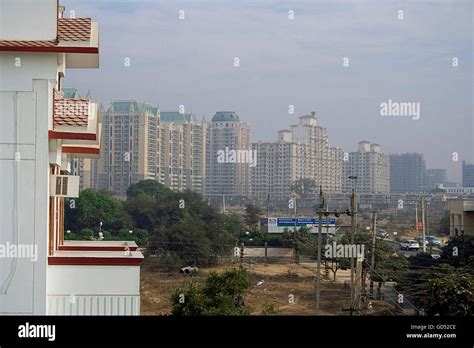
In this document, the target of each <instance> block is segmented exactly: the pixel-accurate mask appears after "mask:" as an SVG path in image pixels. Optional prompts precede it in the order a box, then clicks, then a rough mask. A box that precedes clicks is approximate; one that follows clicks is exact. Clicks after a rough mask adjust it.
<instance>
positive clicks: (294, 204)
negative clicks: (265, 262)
mask: <svg viewBox="0 0 474 348" xmlns="http://www.w3.org/2000/svg"><path fill="white" fill-rule="evenodd" d="M294 197H295V201H294V202H293V207H294V208H295V211H294V214H295V226H294V228H293V255H294V259H295V260H294V261H295V263H298V248H297V247H296V188H295V196H294Z"/></svg>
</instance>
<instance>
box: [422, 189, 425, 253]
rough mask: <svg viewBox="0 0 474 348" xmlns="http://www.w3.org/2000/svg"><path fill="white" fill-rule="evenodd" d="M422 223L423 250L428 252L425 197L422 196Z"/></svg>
mask: <svg viewBox="0 0 474 348" xmlns="http://www.w3.org/2000/svg"><path fill="white" fill-rule="evenodd" d="M421 223H422V224H423V252H424V253H426V230H425V197H424V196H421Z"/></svg>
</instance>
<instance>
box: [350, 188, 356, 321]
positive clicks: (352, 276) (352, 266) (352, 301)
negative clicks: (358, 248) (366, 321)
mask: <svg viewBox="0 0 474 348" xmlns="http://www.w3.org/2000/svg"><path fill="white" fill-rule="evenodd" d="M354 235H355V193H354V189H352V195H351V245H354ZM353 304H354V258H352V257H351V310H350V312H351V315H352V312H353V310H354V307H353Z"/></svg>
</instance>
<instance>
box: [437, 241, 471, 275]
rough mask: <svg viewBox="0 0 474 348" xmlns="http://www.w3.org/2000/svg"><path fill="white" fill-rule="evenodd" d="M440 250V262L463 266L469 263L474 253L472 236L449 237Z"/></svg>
mask: <svg viewBox="0 0 474 348" xmlns="http://www.w3.org/2000/svg"><path fill="white" fill-rule="evenodd" d="M441 250H442V252H441V259H440V261H441V262H446V263H449V264H450V265H452V266H454V267H465V266H467V265H468V264H469V263H471V259H470V257H471V256H472V255H474V236H467V235H464V236H455V237H451V238H450V240H449V242H448V244H447V245H446V246H444V247H443V248H442V249H441Z"/></svg>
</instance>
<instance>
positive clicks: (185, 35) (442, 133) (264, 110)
mask: <svg viewBox="0 0 474 348" xmlns="http://www.w3.org/2000/svg"><path fill="white" fill-rule="evenodd" d="M61 3H62V4H63V5H65V6H66V12H65V17H69V15H70V14H71V12H70V11H74V12H73V13H74V15H75V16H76V17H92V18H93V20H95V21H98V22H99V26H100V68H99V69H77V70H76V69H70V70H68V71H67V73H66V78H65V80H64V82H63V85H64V86H69V87H76V88H79V90H80V92H81V94H82V95H83V96H85V94H86V93H87V91H90V92H91V95H92V98H93V99H94V100H95V101H97V102H99V103H102V104H103V106H104V107H105V108H107V107H108V105H109V104H110V102H111V101H112V100H120V99H136V100H139V101H145V102H147V103H150V104H154V105H158V106H159V107H160V109H161V110H177V109H178V107H179V105H184V107H185V110H186V112H193V113H194V114H195V115H196V116H197V117H198V118H201V117H202V116H204V117H205V118H206V119H207V120H210V119H211V118H212V116H213V115H214V113H215V112H216V111H235V112H236V113H237V114H238V115H239V116H240V119H241V121H243V122H246V123H249V124H250V127H251V130H252V141H259V140H261V141H273V140H275V139H276V136H277V131H278V130H280V129H285V128H288V127H289V126H290V125H292V124H296V123H297V122H298V117H299V116H303V115H307V114H309V113H311V111H314V112H316V116H317V117H318V122H319V124H320V125H322V126H324V127H327V129H328V137H329V143H330V145H332V146H339V147H341V148H342V149H343V150H344V151H348V152H350V151H355V150H356V148H357V142H358V141H361V140H367V141H371V142H375V143H378V144H380V145H381V146H382V151H383V152H386V153H395V152H398V153H403V152H421V153H423V154H424V156H425V160H426V164H427V168H445V169H447V170H448V178H449V179H450V180H451V181H456V182H460V180H461V174H460V168H461V161H462V160H463V159H464V160H466V161H467V162H474V137H473V134H474V120H473V118H474V107H473V105H474V102H473V100H474V94H473V81H474V75H473V61H474V56H473V46H474V34H473V33H474V28H473V17H474V13H473V12H474V2H473V1H472V0H430V1H428V0H410V1H408V0H405V1H401V0H383V1H381V0H296V1H295V0H293V1H279V0H260V1H249V0H238V1H235V0H189V1H182V0H173V1H171V0H165V1H160V0H114V1H112V0H62V1H61ZM400 11H402V12H400ZM183 15H184V19H180V16H181V17H183ZM236 58H238V60H239V66H235V62H236ZM456 60H457V66H453V65H456V64H455V61H456ZM128 61H129V63H130V64H129V66H126V65H127V64H126V62H128ZM344 63H345V64H344ZM347 63H348V64H347ZM389 100H391V101H392V102H397V103H398V102H399V103H419V104H413V105H419V108H420V114H419V118H418V119H416V118H417V117H416V116H413V115H408V116H404V117H402V116H383V115H381V103H388V102H389ZM290 105H293V106H294V113H293V114H291V113H289V109H290ZM412 116H413V117H412ZM456 155H457V159H458V160H457V161H456Z"/></svg>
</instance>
